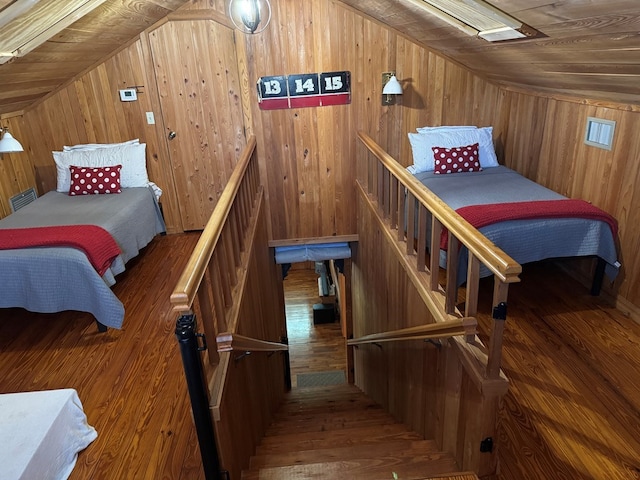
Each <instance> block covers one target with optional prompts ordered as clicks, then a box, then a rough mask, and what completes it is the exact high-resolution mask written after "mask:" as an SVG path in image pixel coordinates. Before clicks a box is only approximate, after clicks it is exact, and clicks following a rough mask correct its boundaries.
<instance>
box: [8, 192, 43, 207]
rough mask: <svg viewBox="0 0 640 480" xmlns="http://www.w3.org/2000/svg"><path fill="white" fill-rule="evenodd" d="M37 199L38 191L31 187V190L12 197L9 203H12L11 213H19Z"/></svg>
mask: <svg viewBox="0 0 640 480" xmlns="http://www.w3.org/2000/svg"><path fill="white" fill-rule="evenodd" d="M36 198H38V195H37V194H36V190H35V188H33V187H31V188H30V189H29V190H25V191H24V192H22V193H19V194H17V195H15V196H13V197H11V198H10V199H9V202H10V203H11V211H12V212H17V211H18V210H20V209H21V208H22V207H24V206H26V205H29V204H30V203H31V202H33V201H34V200H35V199H36Z"/></svg>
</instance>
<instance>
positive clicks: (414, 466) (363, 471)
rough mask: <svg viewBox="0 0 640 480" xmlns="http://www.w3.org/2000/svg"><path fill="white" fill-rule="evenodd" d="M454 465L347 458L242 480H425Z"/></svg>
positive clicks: (408, 458)
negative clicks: (335, 479) (395, 477)
mask: <svg viewBox="0 0 640 480" xmlns="http://www.w3.org/2000/svg"><path fill="white" fill-rule="evenodd" d="M456 469H457V467H456V465H455V462H454V461H453V459H452V458H451V457H450V456H449V455H445V454H442V453H431V454H420V455H416V454H415V452H413V451H408V452H407V453H406V454H398V453H395V454H393V455H377V456H375V457H374V458H371V456H370V455H365V456H364V457H362V458H351V459H349V460H341V461H334V462H316V463H310V464H305V465H289V466H282V467H266V468H260V469H255V470H249V471H245V472H243V475H242V479H243V480H282V479H284V478H286V479H288V480H307V479H309V480H311V479H314V480H316V479H319V478H348V479H349V480H391V479H393V472H396V473H397V474H398V478H399V479H401V480H417V479H425V478H428V477H429V476H433V475H438V474H443V473H451V472H455V471H456Z"/></svg>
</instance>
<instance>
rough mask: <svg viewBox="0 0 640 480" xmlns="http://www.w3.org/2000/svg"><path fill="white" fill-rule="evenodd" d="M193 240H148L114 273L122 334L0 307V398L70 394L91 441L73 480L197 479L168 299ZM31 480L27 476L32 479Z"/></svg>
mask: <svg viewBox="0 0 640 480" xmlns="http://www.w3.org/2000/svg"><path fill="white" fill-rule="evenodd" d="M196 240H197V235H191V234H190V235H168V236H166V237H156V239H154V240H153V242H152V243H151V244H150V245H149V246H147V247H146V248H145V249H144V250H143V252H142V254H141V255H140V256H139V257H137V258H136V259H134V260H132V261H131V262H130V263H129V264H128V265H127V271H126V272H124V273H123V274H122V275H120V276H118V278H117V283H116V285H115V286H114V291H115V292H116V294H117V295H118V297H119V298H120V299H121V300H122V302H123V303H124V305H125V311H126V312H127V313H126V317H125V321H124V325H123V328H122V330H113V329H109V330H108V331H107V332H106V333H98V331H97V328H96V324H95V321H94V320H93V317H92V316H91V315H89V314H85V313H79V312H65V313H60V314H48V315H45V314H35V313H30V312H26V311H24V310H21V309H9V310H6V309H5V310H0V316H1V317H2V321H0V392H1V393H8V392H18V391H33V390H48V389H57V388H75V389H76V390H77V391H78V395H79V397H80V400H81V401H82V403H83V407H84V410H85V413H86V415H87V418H88V421H89V423H90V424H91V425H93V426H94V427H95V428H96V430H97V432H98V438H97V439H96V440H95V441H94V442H93V443H92V444H91V445H89V447H87V448H86V449H85V450H84V451H83V452H81V454H80V455H79V457H78V462H77V464H76V467H75V469H74V470H73V472H72V474H71V477H70V478H71V479H72V480H73V479H77V480H80V479H105V480H123V479H160V478H162V479H189V480H199V479H204V473H203V472H202V467H201V465H200V453H199V451H198V447H197V442H196V437H195V430H194V427H193V422H192V419H191V410H190V405H189V403H188V399H187V393H186V382H185V380H184V374H183V370H182V362H181V359H180V351H179V348H178V344H177V341H176V338H175V335H174V329H175V322H176V317H175V315H174V314H172V313H171V308H170V305H169V301H168V300H169V294H170V292H171V290H172V289H173V286H174V285H175V283H176V282H177V279H178V276H179V274H180V273H181V270H182V268H183V267H184V264H185V263H186V260H187V256H188V253H189V252H190V251H191V250H192V249H193V247H194V246H195V242H196ZM34 480H35V479H34Z"/></svg>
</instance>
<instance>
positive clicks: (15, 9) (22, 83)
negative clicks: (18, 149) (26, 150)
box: [0, 0, 189, 115]
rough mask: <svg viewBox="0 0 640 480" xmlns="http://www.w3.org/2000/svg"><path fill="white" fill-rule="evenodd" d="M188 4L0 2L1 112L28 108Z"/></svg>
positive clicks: (146, 0)
mask: <svg viewBox="0 0 640 480" xmlns="http://www.w3.org/2000/svg"><path fill="white" fill-rule="evenodd" d="M188 2H189V0H164V1H163V0H65V1H64V2H62V1H60V0H0V63H1V65H0V86H1V87H0V115H1V114H7V113H14V112H20V111H22V110H24V109H25V108H27V107H29V106H30V105H31V104H33V103H34V102H36V101H37V100H39V99H40V98H42V97H43V96H45V95H47V94H48V93H50V92H52V91H55V90H56V89H57V88H58V87H59V86H61V85H63V84H65V83H66V82H68V81H69V80H71V79H73V78H74V77H76V76H77V75H78V74H79V73H81V72H82V71H84V70H85V69H87V68H89V67H91V66H92V65H94V64H95V63H97V62H99V61H100V60H101V59H103V58H105V57H106V56H108V55H109V54H110V53H112V52H114V51H116V50H118V49H119V48H120V47H122V46H123V45H124V44H125V43H127V42H128V41H129V40H131V39H133V38H135V37H136V36H137V35H138V34H139V33H140V32H142V31H143V30H145V29H146V28H148V27H149V26H151V25H153V24H154V23H155V22H157V21H158V20H160V19H162V18H164V17H165V16H166V15H167V14H169V13H171V12H173V11H174V10H176V9H177V8H179V7H181V6H182V5H184V4H185V3H188ZM16 14H17V15H16ZM25 52H26V53H25ZM11 53H13V54H14V55H16V56H14V57H13V58H12V57H10V56H7V54H11Z"/></svg>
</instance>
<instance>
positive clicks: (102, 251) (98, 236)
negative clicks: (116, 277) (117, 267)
mask: <svg viewBox="0 0 640 480" xmlns="http://www.w3.org/2000/svg"><path fill="white" fill-rule="evenodd" d="M32 247H71V248H77V249H79V250H82V251H83V252H84V253H85V254H86V255H87V258H88V259H89V261H90V262H91V265H93V267H94V268H95V269H96V271H97V272H98V273H99V274H100V276H102V275H103V274H104V273H105V272H106V271H107V270H108V268H109V267H110V266H111V263H112V262H113V260H114V259H115V258H116V257H117V256H118V255H119V254H120V247H119V246H118V244H117V243H116V241H115V240H114V239H113V237H112V236H111V234H110V233H109V232H107V231H106V230H105V229H104V228H102V227H98V226H97V225H59V226H54V227H32V228H6V229H0V250H13V249H18V248H32Z"/></svg>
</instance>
